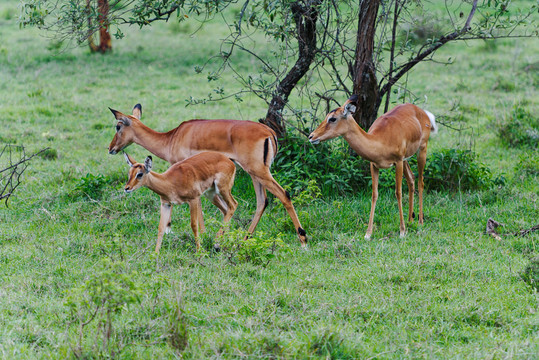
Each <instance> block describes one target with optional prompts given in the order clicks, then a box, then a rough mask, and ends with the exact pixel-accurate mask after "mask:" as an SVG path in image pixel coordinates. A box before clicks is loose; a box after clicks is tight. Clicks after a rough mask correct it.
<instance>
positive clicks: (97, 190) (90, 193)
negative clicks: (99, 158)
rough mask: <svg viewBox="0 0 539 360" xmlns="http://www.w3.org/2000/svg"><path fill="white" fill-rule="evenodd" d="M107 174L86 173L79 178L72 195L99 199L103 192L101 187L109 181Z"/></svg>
mask: <svg viewBox="0 0 539 360" xmlns="http://www.w3.org/2000/svg"><path fill="white" fill-rule="evenodd" d="M111 182H112V181H111V179H110V178H109V177H108V176H103V175H101V174H99V175H93V174H86V176H83V177H81V178H80V180H79V183H78V184H77V185H75V188H74V189H73V192H72V194H71V195H72V196H73V197H86V196H87V197H89V198H91V199H94V200H97V199H100V198H101V196H102V194H103V188H104V187H105V186H107V185H109V184H110V183H111Z"/></svg>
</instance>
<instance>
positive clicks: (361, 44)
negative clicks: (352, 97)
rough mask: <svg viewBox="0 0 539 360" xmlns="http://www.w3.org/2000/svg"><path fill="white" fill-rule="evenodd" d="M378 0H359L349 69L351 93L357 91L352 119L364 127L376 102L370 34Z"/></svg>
mask: <svg viewBox="0 0 539 360" xmlns="http://www.w3.org/2000/svg"><path fill="white" fill-rule="evenodd" d="M379 6H380V0H362V1H361V3H360V9H359V20H358V26H357V40H356V41H357V42H356V53H355V63H354V68H353V72H352V79H353V82H354V86H353V93H354V94H357V95H358V98H359V99H358V107H357V108H358V110H357V111H356V113H355V114H354V118H355V120H356V122H357V123H358V124H359V125H360V126H361V127H362V128H363V129H366V130H367V129H368V128H369V127H370V126H371V125H372V123H373V122H374V120H375V119H376V114H377V112H378V108H379V106H380V102H379V96H378V95H379V89H378V81H377V80H376V68H375V65H374V59H373V53H374V36H375V34H376V19H377V17H378V8H379Z"/></svg>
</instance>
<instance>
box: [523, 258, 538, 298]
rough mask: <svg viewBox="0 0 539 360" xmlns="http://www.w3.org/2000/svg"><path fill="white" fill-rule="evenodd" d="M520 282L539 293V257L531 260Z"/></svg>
mask: <svg viewBox="0 0 539 360" xmlns="http://www.w3.org/2000/svg"><path fill="white" fill-rule="evenodd" d="M521 277H522V280H524V282H526V284H528V285H530V286H531V288H532V289H533V290H535V291H539V257H536V258H533V259H532V260H531V261H530V263H529V264H528V266H526V268H525V269H524V272H523V273H522V274H521Z"/></svg>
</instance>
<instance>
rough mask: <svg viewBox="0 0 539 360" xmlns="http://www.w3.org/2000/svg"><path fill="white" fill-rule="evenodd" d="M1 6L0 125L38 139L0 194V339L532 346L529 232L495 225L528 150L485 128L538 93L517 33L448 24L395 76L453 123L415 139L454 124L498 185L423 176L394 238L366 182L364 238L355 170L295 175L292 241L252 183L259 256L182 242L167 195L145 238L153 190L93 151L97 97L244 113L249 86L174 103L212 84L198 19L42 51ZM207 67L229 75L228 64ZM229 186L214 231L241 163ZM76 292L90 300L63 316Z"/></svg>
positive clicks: (245, 206) (3, 349) (453, 138)
mask: <svg viewBox="0 0 539 360" xmlns="http://www.w3.org/2000/svg"><path fill="white" fill-rule="evenodd" d="M16 9H17V2H16V1H13V0H10V1H2V3H1V4H0V38H2V39H3V40H2V43H1V44H0V99H1V100H0V121H1V124H2V131H1V132H0V142H2V143H15V144H22V145H25V146H26V148H27V150H28V151H36V150H39V149H41V148H44V147H50V148H51V149H53V150H54V151H56V153H57V155H58V156H57V157H53V158H52V159H47V158H43V157H38V158H36V159H34V160H32V163H31V166H30V167H29V168H28V170H27V171H26V177H25V179H24V183H23V184H22V185H21V187H20V188H19V189H18V190H17V193H16V194H15V196H14V197H13V198H12V199H11V200H10V207H9V208H5V207H4V206H2V207H1V208H0V356H1V357H2V358H6V359H8V358H9V359H12V358H66V357H72V356H74V355H73V354H74V353H80V354H82V355H84V356H86V357H88V358H91V357H98V356H105V354H109V355H110V354H111V352H118V353H117V354H116V355H117V356H119V357H121V358H161V357H170V358H175V357H176V358H180V357H183V358H239V357H244V358H279V357H283V358H327V357H328V356H329V357H330V358H335V359H346V358H348V359H352V358H420V357H426V358H463V359H464V358H466V359H468V358H530V359H533V358H538V355H537V354H539V345H538V344H539V316H538V313H537V311H538V310H539V309H538V297H537V292H534V291H533V290H532V288H531V287H530V286H528V285H527V284H526V283H525V282H524V281H523V280H522V278H521V273H522V272H523V271H524V269H525V267H526V266H527V265H528V264H529V263H530V259H531V258H532V257H534V256H537V255H538V253H539V248H538V246H539V245H538V241H539V235H538V234H537V233H534V234H530V235H529V236H527V237H516V236H512V235H510V233H514V232H516V231H518V230H520V229H525V228H530V227H531V226H533V225H536V224H537V223H538V219H539V195H538V194H539V184H538V182H537V176H533V175H531V176H525V175H523V174H521V173H520V172H519V170H518V168H517V167H516V164H517V162H518V158H519V156H523V157H532V156H534V155H535V156H536V153H535V151H532V150H522V149H510V148H507V147H505V146H503V145H502V144H501V142H500V140H499V138H498V137H497V136H496V128H497V124H499V123H500V122H502V121H503V120H505V118H507V117H508V116H510V114H511V112H512V109H513V107H514V106H515V104H520V103H525V105H524V106H526V108H527V109H528V110H529V111H530V112H531V113H533V114H536V113H537V111H538V110H539V97H538V93H537V88H538V81H539V79H538V77H537V73H536V72H535V73H534V72H533V71H529V70H526V69H527V68H529V66H530V65H532V66H533V65H534V64H535V65H534V66H537V61H538V59H537V53H538V51H539V44H538V42H537V39H532V40H519V41H500V42H497V43H496V45H495V46H487V45H485V44H480V43H470V44H464V43H459V44H454V45H451V46H448V47H447V48H445V49H443V51H442V52H441V53H440V55H439V56H440V59H442V60H443V59H445V58H447V57H449V56H452V57H453V58H454V59H455V60H456V63H455V64H454V65H451V66H450V67H445V66H442V65H437V64H433V63H429V64H423V65H421V66H419V67H418V68H417V70H416V71H415V72H414V73H413V75H412V76H410V79H409V86H410V87H411V88H413V89H414V92H415V93H417V94H418V95H420V96H421V97H423V96H424V95H428V109H429V110H431V111H432V112H433V113H435V114H437V115H438V116H439V118H440V119H441V120H444V121H449V120H450V119H451V117H454V116H456V115H455V114H456V113H458V114H460V115H459V116H461V117H462V120H463V122H464V123H465V125H466V126H469V127H470V128H471V129H470V130H467V131H465V132H460V133H457V132H455V131H453V130H451V129H449V128H447V127H443V126H442V127H441V131H440V134H439V136H437V137H436V138H433V140H432V141H431V145H430V147H431V149H432V150H434V151H435V150H437V149H441V148H445V147H454V146H463V144H465V145H466V146H469V143H470V142H473V143H474V144H475V146H474V148H475V150H476V151H477V152H478V156H479V159H480V160H481V161H483V162H485V163H486V164H487V166H489V167H490V168H491V169H492V171H493V172H494V173H496V174H500V173H503V174H505V176H506V178H507V181H506V184H505V185H504V186H502V187H499V188H493V189H490V190H484V191H477V192H471V193H465V192H457V193H445V192H441V193H440V192H429V193H427V194H426V197H425V211H426V221H425V225H424V226H421V227H419V226H417V224H415V223H414V224H409V225H408V231H409V232H408V235H407V236H406V238H404V239H400V238H399V237H398V216H397V211H396V203H395V199H394V195H393V191H392V190H384V191H382V193H381V195H380V198H379V201H378V205H377V211H376V217H375V232H374V238H373V239H372V240H370V241H365V240H364V239H363V235H364V232H365V230H366V225H367V220H368V212H369V208H370V191H369V189H365V191H364V192H360V193H358V194H355V195H354V196H349V197H333V198H310V197H309V195H310V194H304V195H306V198H307V199H306V201H303V202H297V203H296V209H297V211H298V213H299V217H300V219H301V221H302V223H303V225H304V227H305V229H306V230H307V232H308V235H309V238H310V240H311V242H310V246H309V249H308V250H302V249H301V248H300V246H299V242H298V241H297V239H296V237H295V235H294V232H293V229H292V226H291V223H290V221H289V219H288V217H287V215H286V213H285V211H284V209H283V208H282V206H281V205H280V204H278V203H277V202H272V203H271V204H270V206H269V208H268V210H267V212H266V213H265V215H264V216H263V218H262V221H261V222H260V224H259V227H258V232H257V235H256V236H255V238H257V239H261V240H267V239H273V240H275V239H276V241H277V243H280V241H282V246H281V247H280V249H279V251H277V253H276V254H277V256H276V257H274V258H271V257H267V256H266V255H267V253H265V252H264V251H260V249H258V252H257V248H255V249H254V250H253V252H255V253H257V254H259V255H260V254H261V255H262V257H261V258H255V259H254V260H253V258H252V259H251V261H242V259H241V256H240V257H239V258H238V257H236V258H235V259H232V260H229V259H228V258H227V257H226V256H225V255H223V254H220V255H214V254H209V253H206V254H205V255H202V256H200V255H195V254H194V251H193V250H194V242H193V239H192V236H191V234H190V231H189V226H188V211H187V208H186V207H185V206H182V207H176V208H175V209H174V214H173V230H174V233H173V234H172V235H169V236H168V237H165V241H164V244H163V248H162V250H161V255H160V256H159V258H157V257H156V256H155V255H154V254H153V253H152V248H153V246H154V243H155V238H156V232H157V223H158V218H159V214H158V198H157V196H155V195H154V194H153V193H151V192H150V191H149V190H146V189H144V190H140V191H137V192H135V193H133V194H131V195H129V196H126V195H125V194H124V193H123V192H122V188H123V184H124V182H125V181H126V175H127V165H126V164H125V162H124V160H123V158H122V157H121V156H115V157H113V156H110V155H108V154H107V146H108V143H109V141H110V140H111V139H112V136H113V134H114V121H113V117H112V115H111V114H110V112H109V110H108V109H107V107H109V106H110V107H112V108H116V109H118V110H121V111H126V112H127V111H129V110H130V109H131V108H132V106H133V105H134V104H136V103H138V102H140V103H142V105H143V120H144V121H145V123H146V124H148V125H149V126H150V127H152V128H156V129H159V130H168V129H171V128H173V127H175V126H177V124H178V123H179V122H180V121H181V120H185V119H189V118H195V117H200V118H239V119H257V118H259V117H261V116H263V114H264V111H265V107H264V104H263V103H262V102H260V101H259V100H257V99H254V98H246V99H245V101H244V102H243V103H236V102H235V101H228V102H219V103H209V104H206V105H204V106H191V107H187V108H186V107H185V106H184V104H185V101H184V100H185V99H186V98H189V96H195V97H197V96H199V97H203V96H205V95H206V94H207V93H208V92H209V91H211V88H212V87H213V85H212V84H210V85H208V83H207V81H206V78H205V75H204V74H202V75H196V74H195V72H194V71H193V67H194V66H195V65H196V64H199V63H200V62H201V61H202V60H203V59H205V58H206V57H207V56H208V55H209V54H212V49H214V48H215V46H216V45H218V44H219V38H218V37H215V35H214V34H215V31H216V30H215V29H214V28H209V27H203V28H202V29H201V30H200V31H198V32H197V33H196V34H195V35H192V36H190V33H191V31H192V30H193V29H188V28H185V27H184V25H182V26H177V25H172V24H159V25H156V26H153V27H151V28H147V29H144V30H143V31H139V30H136V29H130V30H129V31H126V33H127V35H128V36H127V38H126V39H125V40H123V41H120V42H119V41H115V42H114V44H113V46H114V53H112V54H111V55H108V56H100V55H90V54H88V52H87V50H86V49H73V50H67V51H65V52H63V53H61V54H59V55H55V54H54V52H53V51H51V50H49V49H48V48H50V45H51V43H50V42H49V41H48V40H47V39H45V38H43V37H42V33H40V32H38V31H37V30H33V29H30V30H23V31H20V30H19V29H18V25H17V23H16V19H15V18H16V14H17V10H16ZM245 66H246V67H249V66H250V65H249V64H246V65H245ZM253 71H256V70H255V69H253ZM222 82H223V84H226V85H227V86H233V85H231V84H233V78H232V76H228V77H225V79H224V80H222ZM455 103H459V104H460V107H459V109H460V110H459V111H458V112H455V111H453V112H452V111H450V110H451V108H452V106H453V104H455ZM129 152H130V154H131V155H133V156H134V157H135V158H136V159H138V160H139V161H141V160H142V159H143V158H144V157H145V156H146V155H147V151H146V150H144V149H142V148H140V147H137V146H132V147H131V148H129ZM155 166H156V168H157V169H156V170H158V171H162V170H164V169H166V167H167V164H166V163H164V162H163V161H162V160H159V159H156V160H155ZM88 174H90V175H88ZM99 176H103V177H102V178H101V177H99ZM82 190H85V191H87V192H88V191H91V192H92V193H91V195H92V196H91V197H92V198H89V197H88V196H86V195H85V194H84V193H83V191H82ZM233 193H234V196H236V198H237V199H238V201H239V203H240V206H239V209H238V211H237V215H235V217H234V220H233V224H232V228H233V230H232V235H231V236H230V238H231V239H232V240H231V241H233V239H234V235H237V234H238V232H239V231H240V230H241V229H245V228H246V226H247V224H248V223H249V221H250V217H251V216H252V214H253V212H254V208H255V206H254V204H255V203H254V193H253V191H252V189H250V187H249V180H248V179H247V178H246V177H245V176H244V175H241V174H240V175H239V178H238V180H237V184H236V186H235V188H234V192H233ZM304 198H305V197H304ZM204 209H205V218H206V223H207V227H208V233H207V234H206V235H205V236H204V244H205V246H206V247H210V246H211V240H212V235H214V234H215V232H216V231H217V229H218V227H219V222H218V220H219V219H220V215H219V214H218V212H217V211H216V210H215V209H214V208H213V207H212V206H211V204H208V202H205V203H204ZM489 217H492V218H494V219H496V220H498V221H500V222H502V223H504V224H505V227H504V228H503V229H502V230H501V232H503V233H506V234H508V235H504V236H502V240H501V241H498V240H495V239H494V238H492V237H490V236H487V235H485V234H484V229H485V224H486V221H487V219H488V218H489ZM238 229H240V230H238ZM239 255H241V254H239ZM256 259H258V260H259V261H260V262H264V263H266V261H269V263H267V266H264V264H260V263H257V261H256ZM135 298H137V299H138V300H135ZM96 303H99V304H101V307H100V309H105V310H106V309H109V310H110V316H108V317H107V312H106V311H105V312H104V313H103V314H101V313H98V315H96V317H95V319H94V320H93V321H89V322H88V325H85V326H82V327H81V326H80V322H79V320H80V319H82V321H83V322H84V321H88V320H89V319H91V314H92V313H93V309H94V308H93V307H92V304H96ZM124 303H125V304H126V305H123V304H124ZM178 309H181V310H182V311H181V312H180V315H178ZM108 325H110V326H111V327H112V330H110V329H109V331H108V334H110V336H107V326H108ZM167 339H168V340H167ZM120 349H121V351H119V350H120ZM180 349H181V350H180Z"/></svg>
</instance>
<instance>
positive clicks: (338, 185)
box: [272, 134, 370, 196]
mask: <svg viewBox="0 0 539 360" xmlns="http://www.w3.org/2000/svg"><path fill="white" fill-rule="evenodd" d="M272 168H273V171H272V172H273V173H274V175H275V177H276V178H277V181H278V182H279V183H280V184H281V185H283V186H284V187H285V188H288V189H290V190H291V191H292V193H293V194H299V193H301V192H302V191H304V190H305V189H307V188H308V186H309V182H310V181H312V180H315V181H316V184H317V185H318V187H319V188H320V191H321V192H322V194H323V195H324V196H328V195H331V194H340V195H344V194H350V193H355V192H357V191H358V190H360V189H362V188H365V187H367V186H368V184H369V180H370V170H369V166H368V163H367V162H366V161H365V160H363V159H362V158H360V157H359V156H356V155H355V154H352V153H351V151H350V150H349V146H348V144H346V143H344V142H342V143H340V144H332V143H321V144H319V145H316V146H314V145H312V144H311V143H309V142H308V141H307V139H306V138H305V137H303V136H298V135H292V134H288V135H287V137H286V138H285V141H284V145H283V146H282V147H281V149H280V150H279V154H278V155H277V158H276V159H275V162H274V163H273V166H272Z"/></svg>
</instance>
